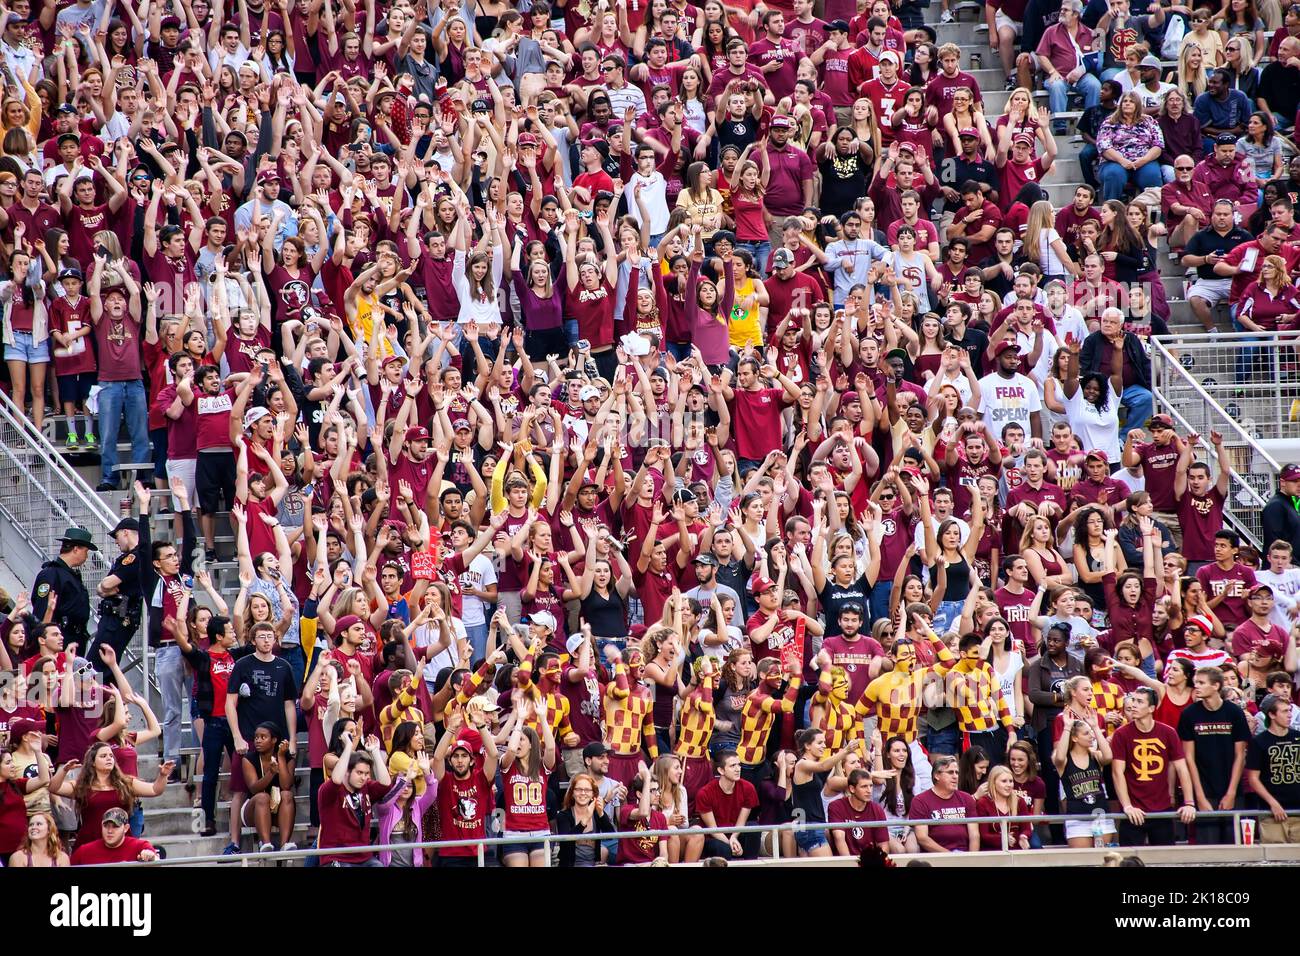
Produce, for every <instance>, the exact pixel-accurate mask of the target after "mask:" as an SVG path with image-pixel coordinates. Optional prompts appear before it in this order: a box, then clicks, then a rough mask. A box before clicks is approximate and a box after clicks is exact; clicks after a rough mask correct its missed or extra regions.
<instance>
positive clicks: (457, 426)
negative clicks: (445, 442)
mask: <svg viewBox="0 0 1300 956" xmlns="http://www.w3.org/2000/svg"><path fill="white" fill-rule="evenodd" d="M462 428H467V429H471V430H472V428H473V426H472V425H470V423H469V419H468V418H458V419H456V420H455V421H454V422H452V423H451V430H452V431H454V432H458V431H460V430H461V429H462Z"/></svg>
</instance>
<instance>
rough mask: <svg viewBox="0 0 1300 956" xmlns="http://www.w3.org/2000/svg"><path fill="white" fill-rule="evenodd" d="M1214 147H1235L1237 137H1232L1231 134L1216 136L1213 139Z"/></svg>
mask: <svg viewBox="0 0 1300 956" xmlns="http://www.w3.org/2000/svg"><path fill="white" fill-rule="evenodd" d="M1214 145H1215V146H1236V145H1237V137H1235V136H1233V135H1232V134H1231V133H1220V134H1219V135H1218V136H1216V137H1214Z"/></svg>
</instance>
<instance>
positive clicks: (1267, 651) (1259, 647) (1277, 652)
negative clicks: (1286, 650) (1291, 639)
mask: <svg viewBox="0 0 1300 956" xmlns="http://www.w3.org/2000/svg"><path fill="white" fill-rule="evenodd" d="M1255 655H1256V656H1257V657H1260V656H1262V657H1281V656H1282V645H1281V643H1280V642H1278V641H1272V640H1270V641H1262V642H1260V643H1259V644H1256V645H1255Z"/></svg>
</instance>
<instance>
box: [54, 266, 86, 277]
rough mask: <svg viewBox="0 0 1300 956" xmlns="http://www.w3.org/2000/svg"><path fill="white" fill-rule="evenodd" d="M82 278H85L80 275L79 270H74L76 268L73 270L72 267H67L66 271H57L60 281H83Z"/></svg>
mask: <svg viewBox="0 0 1300 956" xmlns="http://www.w3.org/2000/svg"><path fill="white" fill-rule="evenodd" d="M84 278H85V276H84V275H82V274H81V270H80V269H76V268H73V267H68V268H66V269H60V270H59V279H60V280H62V279H84Z"/></svg>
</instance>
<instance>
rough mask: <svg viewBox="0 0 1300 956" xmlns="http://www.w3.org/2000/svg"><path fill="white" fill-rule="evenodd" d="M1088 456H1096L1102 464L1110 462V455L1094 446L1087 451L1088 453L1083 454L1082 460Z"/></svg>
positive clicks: (1085, 459)
mask: <svg viewBox="0 0 1300 956" xmlns="http://www.w3.org/2000/svg"><path fill="white" fill-rule="evenodd" d="M1089 458H1096V459H1097V460H1098V461H1099V462H1101V463H1102V464H1103V465H1109V464H1110V456H1109V455H1107V454H1106V453H1105V452H1104V451H1102V450H1101V449H1100V448H1094V449H1093V450H1092V451H1090V452H1088V454H1086V455H1084V456H1083V459H1084V461H1087V460H1088V459H1089Z"/></svg>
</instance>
